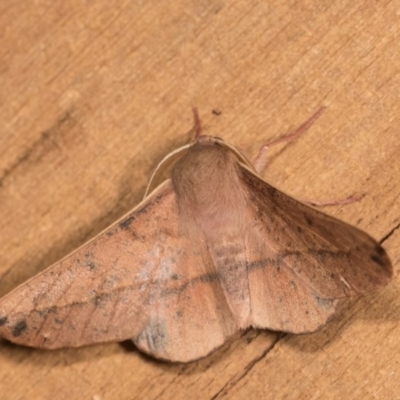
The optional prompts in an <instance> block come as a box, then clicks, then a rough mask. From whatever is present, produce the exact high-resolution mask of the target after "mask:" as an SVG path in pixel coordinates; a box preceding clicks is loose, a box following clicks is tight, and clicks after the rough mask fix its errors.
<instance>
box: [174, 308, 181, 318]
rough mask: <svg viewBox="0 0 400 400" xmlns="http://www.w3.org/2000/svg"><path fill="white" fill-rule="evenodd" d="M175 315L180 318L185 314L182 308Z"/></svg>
mask: <svg viewBox="0 0 400 400" xmlns="http://www.w3.org/2000/svg"><path fill="white" fill-rule="evenodd" d="M175 315H176V316H177V317H178V318H181V317H182V315H183V312H182V311H181V310H178V311H177V312H176V313H175Z"/></svg>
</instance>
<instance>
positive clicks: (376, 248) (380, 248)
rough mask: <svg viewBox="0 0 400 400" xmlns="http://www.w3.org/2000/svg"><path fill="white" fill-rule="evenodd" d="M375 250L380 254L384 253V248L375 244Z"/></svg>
mask: <svg viewBox="0 0 400 400" xmlns="http://www.w3.org/2000/svg"><path fill="white" fill-rule="evenodd" d="M375 251H376V253H377V254H379V255H380V256H383V255H386V252H385V249H384V248H383V247H381V246H376V247H375Z"/></svg>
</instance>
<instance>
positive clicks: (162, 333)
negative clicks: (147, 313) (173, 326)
mask: <svg viewBox="0 0 400 400" xmlns="http://www.w3.org/2000/svg"><path fill="white" fill-rule="evenodd" d="M134 342H135V343H136V344H138V345H139V346H141V345H142V346H143V345H144V347H148V348H149V349H150V351H154V352H162V351H163V350H164V349H165V348H166V347H167V345H168V331H167V326H166V322H165V321H164V320H161V321H159V320H153V321H151V322H150V323H149V324H148V325H147V326H146V328H145V329H144V330H143V331H142V332H141V333H140V334H139V335H138V336H137V337H136V338H135V339H134Z"/></svg>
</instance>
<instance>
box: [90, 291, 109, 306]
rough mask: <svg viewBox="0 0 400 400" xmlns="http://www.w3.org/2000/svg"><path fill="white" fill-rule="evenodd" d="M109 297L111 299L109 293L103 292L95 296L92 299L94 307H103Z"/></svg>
mask: <svg viewBox="0 0 400 400" xmlns="http://www.w3.org/2000/svg"><path fill="white" fill-rule="evenodd" d="M110 299H111V295H110V293H103V294H100V295H98V296H96V297H95V298H94V299H93V302H94V305H95V306H96V307H98V308H103V307H104V306H105V305H106V303H108V302H109V301H110Z"/></svg>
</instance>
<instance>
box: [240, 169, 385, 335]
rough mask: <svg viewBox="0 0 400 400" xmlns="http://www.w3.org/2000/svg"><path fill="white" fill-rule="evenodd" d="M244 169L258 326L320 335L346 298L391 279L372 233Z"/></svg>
mask: <svg viewBox="0 0 400 400" xmlns="http://www.w3.org/2000/svg"><path fill="white" fill-rule="evenodd" d="M238 171H239V174H240V177H241V180H242V182H243V185H244V189H245V190H246V191H247V193H248V198H249V206H248V220H249V221H250V222H249V224H248V229H247V230H246V249H247V269H248V277H249V293H250V297H251V299H250V303H251V318H250V320H251V325H252V326H255V327H262V328H268V329H273V330H279V331H286V332H293V333H302V332H312V331H315V330H316V329H318V328H320V327H321V326H323V325H324V324H325V323H326V322H327V320H328V319H329V317H331V316H332V315H333V313H334V312H335V307H336V305H337V303H338V300H339V299H341V298H344V297H346V296H349V295H352V294H357V293H364V292H368V291H370V290H373V289H375V288H378V287H380V286H384V285H386V284H387V283H388V282H389V280H390V278H391V276H392V266H391V263H390V260H389V258H388V257H387V255H386V252H385V250H384V249H383V248H382V247H381V246H380V245H379V243H378V242H376V241H375V240H374V239H372V238H371V237H370V236H368V235H367V234H366V233H364V232H362V231H360V230H359V229H357V228H355V227H353V226H350V225H348V224H346V223H344V222H341V221H339V220H337V219H335V218H332V217H330V216H327V215H325V214H323V213H321V212H319V211H317V210H315V209H313V208H310V207H308V206H306V205H304V204H302V203H300V202H298V201H296V200H294V199H292V198H290V197H289V196H287V195H285V194H283V193H282V192H280V191H278V190H277V189H275V188H273V187H272V186H270V185H269V184H267V183H266V182H264V181H263V180H262V179H260V178H259V177H258V176H256V175H255V174H254V173H252V172H251V171H250V170H249V169H247V168H246V167H244V166H242V165H240V166H239V169H238Z"/></svg>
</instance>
